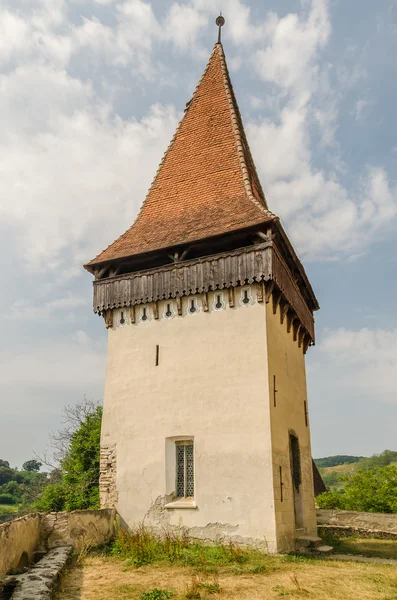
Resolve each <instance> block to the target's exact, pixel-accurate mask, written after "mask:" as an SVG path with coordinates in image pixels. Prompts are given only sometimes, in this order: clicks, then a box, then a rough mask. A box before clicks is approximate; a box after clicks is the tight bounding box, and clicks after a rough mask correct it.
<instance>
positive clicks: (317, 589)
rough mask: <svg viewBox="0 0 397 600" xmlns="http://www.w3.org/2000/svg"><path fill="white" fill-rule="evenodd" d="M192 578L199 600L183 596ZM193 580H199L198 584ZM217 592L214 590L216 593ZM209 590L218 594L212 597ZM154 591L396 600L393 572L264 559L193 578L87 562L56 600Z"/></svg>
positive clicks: (176, 570)
mask: <svg viewBox="0 0 397 600" xmlns="http://www.w3.org/2000/svg"><path fill="white" fill-rule="evenodd" d="M195 578H196V583H197V581H198V580H199V582H201V584H202V585H200V586H199V589H200V591H199V595H196V596H194V595H190V596H189V595H188V596H186V593H188V592H189V590H190V591H191V590H192V580H193V579H195ZM197 578H198V579H197ZM218 586H219V587H218ZM214 587H216V589H217V591H216V592H215V593H214ZM154 588H158V589H163V590H170V591H172V592H173V596H172V598H173V599H174V600H182V599H185V598H189V597H190V598H201V599H207V598H212V599H213V600H216V599H217V598H219V600H221V598H225V599H226V598H227V599H228V600H229V599H230V600H234V599H236V600H237V599H238V600H263V599H265V600H267V599H268V600H273V599H277V598H281V597H289V598H290V599H293V598H308V599H310V598H312V599H313V600H350V599H351V600H397V568H396V567H395V566H388V565H379V564H368V563H363V564H360V563H357V562H338V561H327V560H301V559H296V560H294V559H291V560H289V559H283V558H281V557H279V558H275V557H273V558H271V559H270V560H268V559H266V561H265V562H264V566H263V572H256V573H253V572H245V571H244V569H242V568H239V567H235V568H234V570H230V569H219V570H218V572H217V573H215V574H214V573H212V574H211V573H204V574H200V573H199V574H197V571H195V569H194V568H192V567H183V566H166V565H165V566H164V565H161V566H156V565H149V566H145V567H140V568H136V567H129V566H126V563H125V562H124V561H120V560H116V559H115V558H111V557H105V556H90V555H89V556H87V557H85V558H84V559H82V560H80V561H79V562H78V563H77V565H76V566H74V567H72V568H71V570H70V571H69V572H68V573H67V574H66V575H65V576H64V579H63V581H62V584H61V588H60V591H59V593H58V595H57V600H130V599H131V600H134V599H136V600H139V599H140V598H141V594H142V593H143V592H150V591H151V590H153V589H154Z"/></svg>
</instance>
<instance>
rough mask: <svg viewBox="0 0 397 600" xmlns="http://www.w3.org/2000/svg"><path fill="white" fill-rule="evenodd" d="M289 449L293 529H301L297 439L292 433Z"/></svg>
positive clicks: (301, 511)
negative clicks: (293, 516) (293, 515)
mask: <svg viewBox="0 0 397 600" xmlns="http://www.w3.org/2000/svg"><path fill="white" fill-rule="evenodd" d="M289 449H290V461H291V476H292V488H293V494H294V510H295V529H303V527H304V525H303V502H302V489H301V487H302V472H301V455H300V448H299V439H298V438H297V437H296V435H294V434H293V433H290V436H289Z"/></svg>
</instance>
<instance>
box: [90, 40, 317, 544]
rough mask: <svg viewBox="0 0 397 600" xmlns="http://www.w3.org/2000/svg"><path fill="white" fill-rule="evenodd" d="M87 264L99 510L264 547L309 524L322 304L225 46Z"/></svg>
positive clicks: (291, 537)
mask: <svg viewBox="0 0 397 600" xmlns="http://www.w3.org/2000/svg"><path fill="white" fill-rule="evenodd" d="M85 268H86V269H87V270H88V271H89V272H90V273H92V274H94V275H95V281H94V311H95V312H97V313H99V314H100V315H102V316H103V317H104V320H105V324H106V327H107V328H108V357H107V369H106V383H105V396H104V414H103V423H102V439H101V479H100V494H101V505H102V506H104V507H105V506H112V507H113V506H114V507H116V508H117V510H118V512H119V514H120V516H121V518H122V519H123V521H124V522H125V523H126V524H127V525H129V526H133V525H134V524H137V523H139V522H142V521H144V522H145V523H146V524H147V525H150V526H152V527H158V528H164V527H169V528H174V527H175V528H176V527H180V526H181V525H182V526H186V527H187V528H189V531H190V533H191V535H192V536H194V537H197V538H202V539H212V540H216V539H219V538H222V537H223V538H224V537H229V538H233V539H235V540H236V541H243V542H244V543H246V544H253V545H258V546H265V547H266V548H267V550H268V551H270V552H276V551H285V550H290V549H293V548H294V542H295V538H296V536H297V535H298V534H297V530H298V531H299V535H302V534H314V533H315V532H316V516H315V507H314V493H313V475H312V458H311V448H310V429H309V422H308V407H307V396H306V378H305V361H304V354H305V353H306V351H307V349H308V347H309V346H310V345H311V344H313V343H314V319H313V311H315V310H317V309H318V308H319V307H318V303H317V300H316V297H315V295H314V293H313V290H312V288H311V286H310V283H309V281H308V278H307V276H306V274H305V271H304V269H303V266H302V264H301V262H300V261H299V259H298V257H297V255H296V254H295V252H294V249H293V247H292V245H291V243H290V242H289V240H288V237H287V235H286V233H285V231H284V230H283V228H282V226H281V224H280V221H279V219H278V218H277V217H276V216H275V215H274V214H273V213H272V212H270V210H269V208H268V206H267V202H266V199H265V196H264V193H263V191H262V188H261V184H260V181H259V178H258V175H257V172H256V169H255V166H254V162H253V159H252V156H251V152H250V149H249V146H248V142H247V139H246V136H245V132H244V128H243V124H242V119H241V115H240V112H239V109H238V106H237V102H236V98H235V95H234V92H233V88H232V85H231V82H230V77H229V73H228V70H227V66H226V60H225V56H224V51H223V47H222V44H221V43H220V41H218V43H217V44H216V45H215V47H214V50H213V52H212V54H211V56H210V58H209V61H208V64H207V66H206V69H205V71H204V74H203V76H202V78H201V79H200V81H199V83H198V85H197V87H196V90H195V92H194V94H193V97H192V99H191V100H190V101H189V102H188V103H187V104H186V109H185V112H184V115H183V118H182V119H181V121H180V123H179V125H178V127H177V130H176V133H175V135H174V137H173V139H172V141H171V143H170V145H169V147H168V149H167V151H166V153H165V154H164V157H163V159H162V161H161V164H160V166H159V169H158V171H157V174H156V176H155V178H154V181H153V183H152V185H151V187H150V190H149V192H148V194H147V196H146V199H145V200H144V202H143V205H142V207H141V209H140V212H139V214H138V216H137V218H136V220H135V222H134V224H133V225H132V226H131V227H130V228H129V229H128V230H127V231H126V232H125V233H124V234H123V235H121V236H120V237H119V238H118V239H117V240H116V241H115V242H113V243H112V244H111V245H110V246H109V247H108V248H107V249H106V250H104V251H103V252H102V253H100V254H99V255H98V256H97V257H96V258H95V259H93V260H92V261H91V262H89V263H88V264H87V265H85Z"/></svg>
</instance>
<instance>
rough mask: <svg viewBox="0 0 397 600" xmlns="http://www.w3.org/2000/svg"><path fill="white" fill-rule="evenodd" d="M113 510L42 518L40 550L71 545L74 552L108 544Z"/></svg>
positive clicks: (113, 526) (114, 516)
mask: <svg viewBox="0 0 397 600" xmlns="http://www.w3.org/2000/svg"><path fill="white" fill-rule="evenodd" d="M115 521H116V511H115V510H110V509H104V510H75V511H73V512H58V513H56V512H54V513H49V514H47V515H43V516H42V522H41V528H40V548H41V549H43V550H47V549H49V548H55V547H56V546H65V545H66V546H73V547H74V548H76V549H77V550H82V549H83V548H95V547H96V546H101V545H103V544H106V543H107V542H109V541H110V540H111V539H112V538H113V536H114V531H115Z"/></svg>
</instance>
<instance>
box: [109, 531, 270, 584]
mask: <svg viewBox="0 0 397 600" xmlns="http://www.w3.org/2000/svg"><path fill="white" fill-rule="evenodd" d="M108 552H110V553H111V554H112V555H113V556H115V557H117V558H120V559H123V560H125V561H126V562H125V564H126V566H127V567H142V566H145V565H152V564H155V563H158V564H177V565H182V566H190V567H196V568H197V569H199V570H201V571H205V572H207V573H210V572H214V571H216V569H217V568H219V567H228V566H230V567H236V566H239V567H240V568H241V570H242V571H244V572H250V573H255V572H258V573H263V572H264V571H265V570H266V569H269V568H271V566H270V564H269V561H270V557H269V556H267V555H266V554H265V553H263V552H260V551H256V550H250V549H248V548H244V547H242V546H239V545H238V544H235V543H233V542H231V541H228V542H225V543H222V544H218V545H214V546H207V545H204V544H202V543H199V542H197V541H196V540H194V541H193V540H191V539H189V537H188V536H187V535H186V534H185V533H184V532H183V531H181V532H178V533H168V532H167V533H165V534H164V535H162V536H159V535H156V534H154V533H153V532H152V531H151V530H150V529H148V528H146V527H144V526H139V527H137V528H136V529H134V530H131V531H120V532H119V533H118V535H117V537H116V540H115V541H114V543H113V545H112V546H111V548H110V549H109V550H108Z"/></svg>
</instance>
